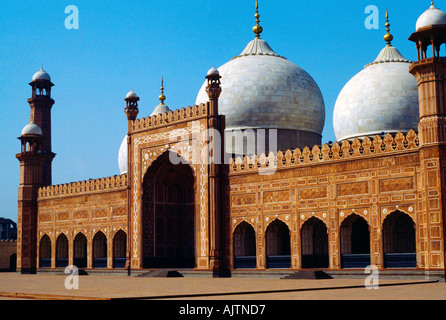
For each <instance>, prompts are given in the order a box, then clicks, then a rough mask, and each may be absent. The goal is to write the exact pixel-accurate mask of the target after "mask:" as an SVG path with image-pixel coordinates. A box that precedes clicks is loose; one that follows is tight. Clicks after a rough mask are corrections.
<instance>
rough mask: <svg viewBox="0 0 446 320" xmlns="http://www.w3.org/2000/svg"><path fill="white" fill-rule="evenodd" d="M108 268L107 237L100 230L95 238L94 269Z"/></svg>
mask: <svg viewBox="0 0 446 320" xmlns="http://www.w3.org/2000/svg"><path fill="white" fill-rule="evenodd" d="M106 267H107V237H106V236H105V234H104V233H103V232H102V231H101V230H99V231H98V232H96V234H95V235H94V237H93V268H106Z"/></svg>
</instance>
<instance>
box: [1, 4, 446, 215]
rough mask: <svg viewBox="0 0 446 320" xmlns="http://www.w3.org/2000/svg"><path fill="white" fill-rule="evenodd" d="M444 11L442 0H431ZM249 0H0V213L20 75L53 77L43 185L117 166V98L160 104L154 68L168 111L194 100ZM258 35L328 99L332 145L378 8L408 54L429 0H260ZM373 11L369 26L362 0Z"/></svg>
mask: <svg viewBox="0 0 446 320" xmlns="http://www.w3.org/2000/svg"><path fill="white" fill-rule="evenodd" d="M435 4H436V6H437V7H439V8H440V9H443V10H444V9H446V1H438V0H437V1H436V2H435ZM68 5H76V6H77V8H78V9H79V29H78V30H74V29H73V30H68V29H66V28H65V19H66V17H67V16H68V14H66V13H65V7H66V6H68ZM254 5H255V1H254V0H224V1H223V0H221V1H215V0H189V1H177V0H171V1H155V0H147V1H118V0H114V1H112V0H109V1H91V0H70V1H61V0H44V1H35V0H20V1H16V0H1V1H0V15H1V17H0V40H1V42H0V43H1V46H0V70H1V77H0V108H1V117H0V128H1V132H2V139H1V140H0V147H1V148H0V150H1V157H0V191H1V192H0V208H1V209H0V217H1V216H3V217H7V218H10V219H13V220H14V221H17V188H18V183H19V162H18V160H17V159H16V158H15V154H16V153H18V152H19V151H20V143H19V141H18V140H17V137H18V136H19V135H20V132H21V130H22V128H23V127H24V126H25V125H26V124H27V123H28V122H29V105H28V103H27V102H26V99H27V98H29V97H30V95H31V88H30V86H29V85H28V83H29V82H30V81H31V77H32V75H33V74H34V73H35V72H36V71H38V70H39V69H40V67H41V65H42V64H43V66H44V69H45V70H46V71H47V72H48V73H49V74H50V75H51V77H52V81H53V83H54V84H55V87H54V88H53V91H52V95H53V98H54V100H55V101H56V103H55V105H54V107H53V111H52V134H53V136H52V139H53V140H52V141H53V152H55V153H56V154H57V156H56V158H55V159H54V161H53V183H54V184H61V183H67V182H72V181H80V180H86V179H89V178H93V179H94V178H100V177H106V176H113V175H115V174H119V168H118V159H117V156H118V149H119V146H120V143H121V140H122V139H123V137H124V135H125V134H126V131H127V120H126V117H125V114H124V111H123V109H124V101H123V99H124V97H125V95H126V93H127V92H128V91H129V90H130V89H133V90H134V91H135V92H136V93H137V94H138V95H139V96H140V97H141V101H140V114H139V116H140V117H144V116H148V115H150V113H151V112H152V110H153V109H154V108H155V106H156V105H157V104H158V103H159V101H158V99H157V97H158V95H159V87H160V79H161V77H162V76H164V86H165V95H166V96H167V100H166V104H167V105H168V106H169V107H170V108H171V109H176V108H181V107H186V106H189V105H193V104H194V103H195V98H196V96H197V93H198V91H199V89H200V87H201V85H202V83H203V81H204V76H205V74H206V72H207V70H208V69H209V68H210V67H212V65H215V66H216V67H219V66H221V65H223V64H224V63H226V62H227V61H229V60H230V59H231V58H232V57H233V56H235V55H237V54H239V53H240V52H241V51H242V50H243V49H244V47H245V46H246V44H247V43H248V42H249V41H250V40H252V39H253V38H254V34H253V33H252V27H253V26H254V24H255V22H254V20H255V19H254V17H253V15H254V13H255V8H254ZM259 5H260V15H261V18H260V20H261V25H262V26H263V28H264V32H263V34H262V39H265V40H266V41H267V42H268V43H269V44H270V46H271V47H272V48H273V49H274V50H275V51H276V52H277V53H278V54H280V55H283V56H285V57H286V58H288V59H289V60H290V61H292V62H294V63H296V64H297V65H299V66H300V67H302V68H303V69H305V70H306V71H307V72H308V73H310V74H311V75H312V76H313V78H314V79H315V80H316V82H317V83H318V85H319V87H320V88H321V91H322V94H323V96H324V99H325V104H326V121H325V129H324V132H323V139H322V140H323V142H327V141H329V140H332V141H335V140H336V139H335V137H334V133H333V126H332V113H333V108H334V104H335V102H336V98H337V96H338V94H339V92H340V91H341V89H342V88H343V86H344V85H345V84H346V83H347V82H348V80H349V79H351V78H352V77H353V76H354V75H355V74H356V73H358V72H359V71H361V70H362V68H363V67H364V65H366V64H367V63H369V62H372V61H373V60H374V59H375V58H376V56H377V55H378V53H379V52H380V50H381V49H382V48H383V47H384V46H385V42H384V40H383V36H384V34H385V27H384V24H385V10H386V8H387V9H388V10H389V13H390V20H391V21H390V23H391V32H392V34H393V35H394V41H393V45H394V46H395V47H397V48H398V49H399V50H400V51H401V52H402V53H403V55H404V56H405V57H406V58H407V59H411V60H414V59H415V58H416V50H415V46H414V45H413V44H412V43H411V42H410V41H408V40H407V39H408V37H409V36H410V34H411V33H412V32H413V31H414V29H415V23H416V20H417V18H418V17H419V16H420V15H421V14H422V13H423V12H424V11H425V10H426V9H427V8H428V7H429V5H430V1H428V0H423V1H421V0H416V1H415V0H408V1H404V2H402V1H396V0H389V1H385V2H384V1H382V0H355V1H353V0H351V1H322V0H315V1H301V0H280V1H277V0H260V1H259ZM368 5H375V6H377V7H378V9H379V18H380V21H379V24H380V28H379V29H378V30H375V29H372V30H368V29H367V28H366V27H365V25H364V22H365V20H366V18H367V17H368V16H369V15H368V14H366V13H365V12H364V11H365V8H366V7H367V6H368Z"/></svg>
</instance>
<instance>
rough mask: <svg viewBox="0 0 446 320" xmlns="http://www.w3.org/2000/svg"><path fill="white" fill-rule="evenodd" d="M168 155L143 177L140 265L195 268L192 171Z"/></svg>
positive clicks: (154, 164)
mask: <svg viewBox="0 0 446 320" xmlns="http://www.w3.org/2000/svg"><path fill="white" fill-rule="evenodd" d="M169 155H170V152H165V153H164V154H162V155H161V156H160V157H159V158H158V159H157V160H155V161H154V162H153V163H152V165H151V166H150V168H149V169H148V170H147V173H146V174H145V176H144V182H143V257H144V260H143V266H144V268H194V267H195V250H194V247H195V241H194V239H195V223H194V221H195V220H194V217H195V205H194V194H195V192H194V184H195V183H194V181H195V179H194V174H193V171H192V168H191V167H190V166H189V165H188V164H184V163H180V164H172V162H171V161H170V158H169Z"/></svg>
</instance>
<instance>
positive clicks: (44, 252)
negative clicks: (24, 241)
mask: <svg viewBox="0 0 446 320" xmlns="http://www.w3.org/2000/svg"><path fill="white" fill-rule="evenodd" d="M39 267H40V268H50V267H51V239H50V237H49V236H48V235H47V234H44V235H43V236H42V238H40V244H39Z"/></svg>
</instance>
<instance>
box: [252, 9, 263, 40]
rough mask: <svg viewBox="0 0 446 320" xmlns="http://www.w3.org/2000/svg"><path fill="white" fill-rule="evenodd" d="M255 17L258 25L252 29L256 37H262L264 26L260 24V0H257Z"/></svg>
mask: <svg viewBox="0 0 446 320" xmlns="http://www.w3.org/2000/svg"><path fill="white" fill-rule="evenodd" d="M254 17H255V18H256V25H255V26H254V28H252V31H253V32H254V33H255V34H256V38H260V34H261V33H262V31H263V28H262V27H261V26H260V24H259V22H260V20H259V18H260V14H259V1H258V0H256V14H255V15H254Z"/></svg>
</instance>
